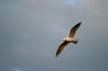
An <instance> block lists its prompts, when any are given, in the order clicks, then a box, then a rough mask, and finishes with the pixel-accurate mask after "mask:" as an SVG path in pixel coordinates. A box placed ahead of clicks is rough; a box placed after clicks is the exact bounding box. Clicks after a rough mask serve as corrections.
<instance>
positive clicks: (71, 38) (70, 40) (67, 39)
mask: <svg viewBox="0 0 108 71" xmlns="http://www.w3.org/2000/svg"><path fill="white" fill-rule="evenodd" d="M80 25H81V22H79V23H78V24H76V25H75V26H74V27H73V28H71V30H70V32H69V35H68V36H67V37H65V38H64V39H63V42H62V44H61V45H60V46H59V47H58V50H57V52H56V57H57V56H58V55H59V54H60V53H61V52H62V51H63V49H64V48H65V47H66V45H68V44H69V43H74V44H77V43H78V41H79V40H77V39H74V36H75V34H76V31H77V30H78V28H79V27H80Z"/></svg>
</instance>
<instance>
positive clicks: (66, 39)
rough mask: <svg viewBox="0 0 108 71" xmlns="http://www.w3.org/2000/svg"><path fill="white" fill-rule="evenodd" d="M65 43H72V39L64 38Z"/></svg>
mask: <svg viewBox="0 0 108 71" xmlns="http://www.w3.org/2000/svg"><path fill="white" fill-rule="evenodd" d="M64 40H65V41H68V42H72V41H73V38H70V37H66V38H64Z"/></svg>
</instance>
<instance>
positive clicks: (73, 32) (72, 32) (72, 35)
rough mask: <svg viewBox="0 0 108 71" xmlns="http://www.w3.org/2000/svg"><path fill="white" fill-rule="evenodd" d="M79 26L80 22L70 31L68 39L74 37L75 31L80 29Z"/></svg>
mask: <svg viewBox="0 0 108 71" xmlns="http://www.w3.org/2000/svg"><path fill="white" fill-rule="evenodd" d="M80 25H81V22H79V23H78V24H76V25H75V26H74V27H73V28H72V29H71V30H70V33H69V37H74V36H75V33H76V31H77V29H78V28H79V27H80Z"/></svg>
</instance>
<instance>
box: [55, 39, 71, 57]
mask: <svg viewBox="0 0 108 71" xmlns="http://www.w3.org/2000/svg"><path fill="white" fill-rule="evenodd" d="M68 43H69V42H67V41H64V42H63V43H62V44H61V45H60V46H59V47H58V50H57V52H56V56H58V55H59V54H60V53H61V52H62V51H63V49H64V48H65V46H66V45H67V44H68Z"/></svg>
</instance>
